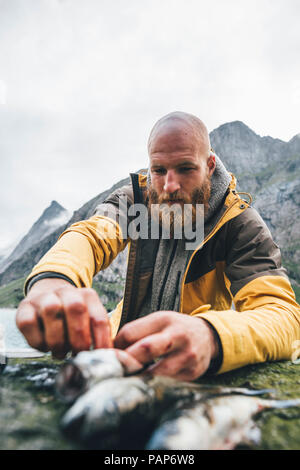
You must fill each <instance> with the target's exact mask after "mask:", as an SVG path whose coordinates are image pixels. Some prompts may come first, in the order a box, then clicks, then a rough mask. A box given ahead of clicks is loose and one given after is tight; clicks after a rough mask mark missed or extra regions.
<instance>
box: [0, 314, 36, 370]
mask: <svg viewBox="0 0 300 470" xmlns="http://www.w3.org/2000/svg"><path fill="white" fill-rule="evenodd" d="M16 311H17V309H14V308H0V350H1V352H0V362H1V355H2V356H3V355H5V356H7V357H37V356H42V355H43V354H42V353H40V352H38V351H36V350H35V349H33V348H31V347H30V346H29V345H28V343H27V342H26V340H25V338H24V336H23V335H22V333H20V331H19V330H18V328H17V326H16V320H15V318H16Z"/></svg>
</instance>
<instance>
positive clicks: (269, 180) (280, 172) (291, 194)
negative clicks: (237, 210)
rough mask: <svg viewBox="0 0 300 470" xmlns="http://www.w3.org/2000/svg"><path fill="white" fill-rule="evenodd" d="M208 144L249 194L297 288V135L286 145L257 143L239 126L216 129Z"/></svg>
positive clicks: (299, 269) (299, 239)
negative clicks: (280, 252) (279, 249)
mask: <svg viewBox="0 0 300 470" xmlns="http://www.w3.org/2000/svg"><path fill="white" fill-rule="evenodd" d="M210 138H211V144H212V147H213V149H214V150H215V152H216V153H217V154H218V155H219V156H220V158H221V159H222V161H223V162H224V164H225V166H226V167H227V169H228V170H229V171H231V172H232V173H234V174H235V176H236V177H237V180H238V190H239V191H246V192H249V193H250V194H251V195H252V197H253V206H254V207H255V208H256V209H257V210H258V211H259V213H260V214H261V216H262V218H263V219H264V220H265V222H266V223H267V225H268V227H269V229H270V231H271V233H272V235H273V238H274V240H275V242H276V243H277V244H278V245H279V246H280V248H281V251H282V256H283V262H284V265H285V267H286V268H287V269H288V272H289V275H290V277H291V278H292V280H295V281H296V282H297V283H299V282H300V235H299V234H300V218H299V214H300V134H298V135H296V136H295V137H293V138H292V139H291V140H290V141H289V142H284V141H282V140H279V139H273V138H272V137H260V136H259V135H257V134H255V132H253V131H252V130H251V129H250V128H249V127H247V126H246V125H245V124H243V123H242V122H240V121H235V122H231V123H228V124H224V125H222V126H220V127H219V128H218V129H215V130H214V131H213V132H212V133H211V135H210Z"/></svg>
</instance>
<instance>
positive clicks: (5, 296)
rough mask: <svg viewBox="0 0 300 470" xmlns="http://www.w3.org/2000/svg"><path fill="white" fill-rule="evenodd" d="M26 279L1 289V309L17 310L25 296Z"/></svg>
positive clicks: (23, 278)
mask: <svg viewBox="0 0 300 470" xmlns="http://www.w3.org/2000/svg"><path fill="white" fill-rule="evenodd" d="M25 279H26V277H22V278H21V279H17V280H16V281H12V282H10V283H9V284H6V285H5V286H1V287H0V307H6V308H16V307H17V306H18V305H19V303H20V302H21V300H22V299H23V298H24V296H23V286H24V282H25Z"/></svg>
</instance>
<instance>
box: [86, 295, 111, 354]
mask: <svg viewBox="0 0 300 470" xmlns="http://www.w3.org/2000/svg"><path fill="white" fill-rule="evenodd" d="M81 293H82V296H83V298H84V300H85V304H86V306H87V309H88V312H89V315H90V327H91V335H92V339H93V344H94V348H95V349H98V348H112V347H113V340H112V337H111V328H110V322H109V318H108V315H107V311H106V309H105V307H104V306H103V304H102V302H101V300H100V299H99V296H98V294H97V292H96V291H94V290H93V289H81Z"/></svg>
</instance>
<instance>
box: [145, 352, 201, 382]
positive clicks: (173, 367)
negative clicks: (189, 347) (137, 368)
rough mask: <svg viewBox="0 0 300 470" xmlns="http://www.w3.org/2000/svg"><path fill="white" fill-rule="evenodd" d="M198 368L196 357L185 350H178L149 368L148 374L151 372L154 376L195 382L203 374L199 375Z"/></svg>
mask: <svg viewBox="0 0 300 470" xmlns="http://www.w3.org/2000/svg"><path fill="white" fill-rule="evenodd" d="M198 366H199V364H198V363H197V358H196V356H194V355H193V354H192V353H187V352H185V351H184V350H177V351H174V352H173V353H171V354H169V355H168V356H167V357H164V358H162V359H161V360H160V361H158V362H157V363H156V364H154V365H153V366H151V367H149V368H148V369H147V372H151V374H153V375H167V376H169V377H173V378H176V379H177V378H179V380H193V379H195V378H196V377H198V376H199V375H200V374H201V371H200V372H199V374H198V375H197V372H198V371H197V370H196V368H197V367H198ZM194 375H195V377H194ZM192 376H193V377H192Z"/></svg>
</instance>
